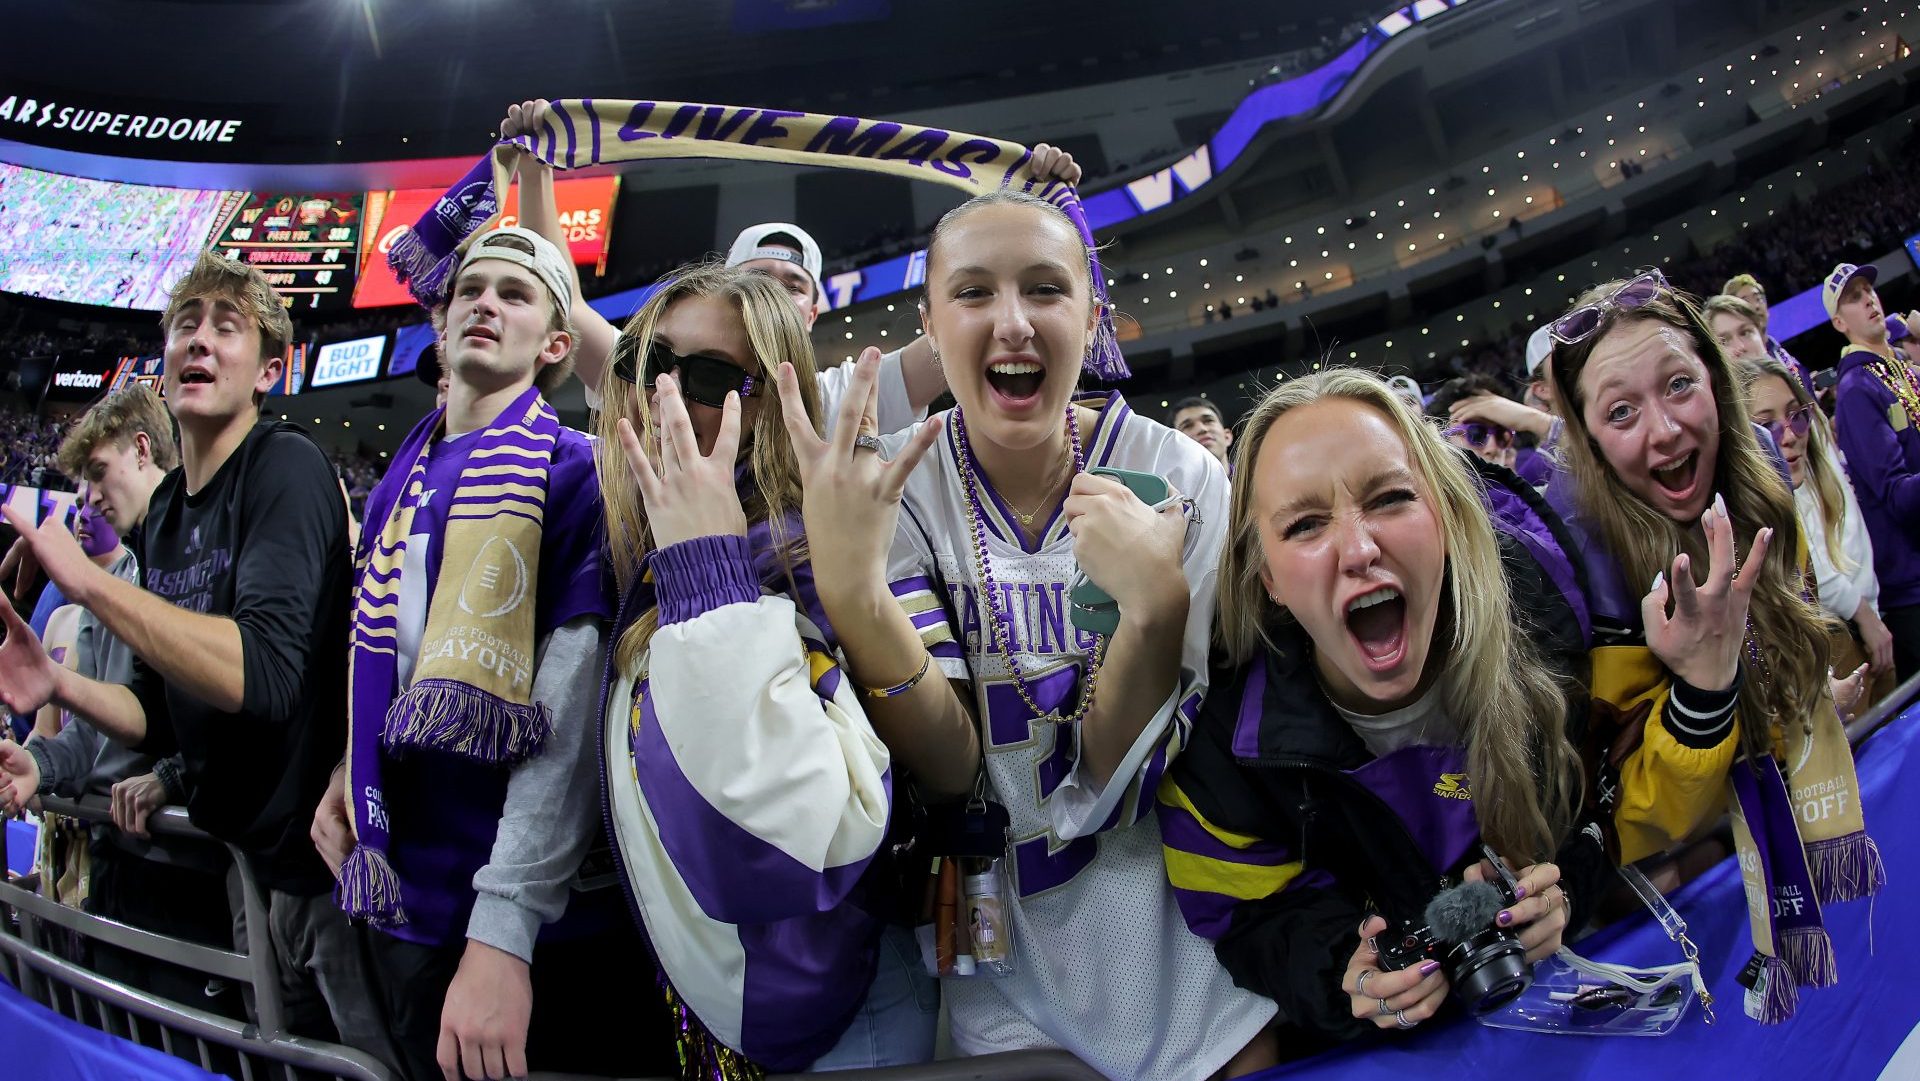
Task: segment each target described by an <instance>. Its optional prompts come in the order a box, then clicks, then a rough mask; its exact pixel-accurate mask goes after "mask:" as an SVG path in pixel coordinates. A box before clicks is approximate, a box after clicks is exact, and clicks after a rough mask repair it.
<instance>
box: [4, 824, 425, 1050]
mask: <svg viewBox="0 0 1920 1081" xmlns="http://www.w3.org/2000/svg"><path fill="white" fill-rule="evenodd" d="M41 805H42V807H44V808H45V809H46V810H47V811H51V812H54V813H57V814H61V815H65V816H67V817H69V818H74V819H78V820H81V821H84V822H88V823H106V824H109V825H111V823H112V817H113V816H112V813H111V811H110V809H109V807H108V804H107V801H106V800H105V799H103V798H98V797H95V798H91V799H87V800H83V801H80V802H74V801H70V800H63V799H57V798H54V797H51V796H46V797H42V798H41ZM147 828H148V830H149V831H150V832H152V833H153V834H154V835H156V836H158V837H174V838H183V839H193V840H198V841H203V842H211V841H212V840H213V839H212V838H210V837H208V836H207V834H205V833H204V832H202V831H201V830H200V829H198V828H197V827H195V826H194V825H193V824H192V823H191V822H189V821H187V813H186V810H185V809H184V808H180V807H167V808H163V809H161V810H159V811H157V812H155V813H154V814H153V815H152V816H151V817H150V818H148V820H147ZM214 843H218V842H214ZM225 847H226V849H227V851H228V852H229V853H230V854H231V855H232V856H233V861H234V867H235V869H236V872H237V874H238V875H239V879H240V886H241V896H242V904H243V907H244V909H245V914H244V915H245V920H246V927H247V949H246V952H244V953H242V952H239V951H236V950H228V949H218V948H216V947H213V946H204V945H201V944H199V943H197V942H188V941H186V940H184V939H178V938H172V937H169V936H167V935H160V934H154V933H153V932H151V931H143V930H141V929H140V928H137V927H131V926H128V925H127V924H124V923H120V922H118V921H116V920H110V919H106V918H104V917H101V916H96V915H93V914H92V913H88V912H82V911H80V910H79V909H75V908H70V907H68V906H66V905H63V904H61V903H60V902H58V901H56V900H54V899H53V898H51V897H42V896H40V895H39V894H38V893H36V892H34V890H33V889H32V888H31V883H30V882H28V883H13V882H6V883H0V920H3V922H4V926H0V976H5V977H6V978H7V979H8V981H9V982H11V983H12V984H13V985H14V986H15V987H17V988H19V990H20V992H21V993H22V994H24V995H26V996H27V997H28V998H30V999H32V1000H34V1001H36V1002H38V1003H40V1004H41V1005H43V1006H46V1007H48V1008H49V1009H51V1010H53V1011H54V1012H56V1013H58V1014H60V1015H62V1016H64V1017H66V1018H68V1019H70V1020H74V1021H78V1022H80V1023H81V1024H84V1025H88V1026H90V1027H92V1028H97V1029H100V1030H101V1031H103V1032H108V1033H111V1034H113V1035H115V1036H120V1037H122V1038H125V1039H128V1040H132V1041H133V1042H135V1043H139V1044H143V1045H145V1046H148V1047H153V1048H157V1049H159V1050H161V1051H164V1052H166V1053H168V1054H170V1055H174V1056H176V1057H178V1058H183V1059H186V1060H188V1061H191V1062H197V1063H199V1064H200V1066H201V1068H202V1069H206V1070H209V1071H213V1070H216V1069H219V1068H220V1067H221V1066H227V1067H228V1068H231V1069H233V1070H236V1071H237V1072H238V1075H239V1076H240V1077H241V1078H242V1079H243V1081H253V1079H254V1078H285V1079H286V1081H296V1079H300V1078H310V1077H315V1076H319V1077H333V1078H340V1079H342V1081H394V1075H393V1073H392V1071H390V1070H388V1069H387V1067H386V1066H385V1065H383V1064H382V1063H381V1062H379V1060H377V1059H375V1058H373V1057H372V1056H371V1055H368V1054H367V1053H366V1052H364V1051H358V1050H355V1049H353V1048H350V1047H345V1046H342V1045H340V1044H333V1043H326V1042H324V1041H320V1040H313V1039H308V1038H306V1037H303V1036H296V1035H294V1034H293V1033H291V1032H289V1031H287V1028H286V1012H285V1009H284V1004H283V1003H282V1002H281V999H280V980H279V962H278V960H277V959H276V958H275V956H274V951H273V945H272V941H271V936H270V934H269V932H268V923H267V901H266V895H265V894H264V893H263V892H262V890H261V888H260V883H259V881H258V879H257V877H256V876H255V875H254V872H253V868H252V866H251V865H250V864H249V862H248V861H247V858H246V856H245V855H244V854H243V853H241V852H240V851H239V850H238V849H236V848H234V847H233V846H232V845H227V846H225ZM5 862H6V838H5V835H4V832H3V831H0V866H4V865H5ZM16 922H17V924H18V927H17V933H16V929H15V924H16ZM50 927H58V928H61V929H64V930H66V931H69V932H72V933H73V934H76V935H79V936H81V937H82V938H83V939H87V940H90V941H92V942H98V943H103V944H105V945H107V946H112V947H116V948H118V949H122V950H126V951H128V952H131V953H135V954H139V955H140V956H143V957H147V958H150V959H152V960H155V961H162V962H166V963H168V964H173V965H178V966H180V967H182V968H186V969H191V970H193V971H196V972H202V973H205V974H207V975H208V976H210V977H214V978H219V979H226V980H232V981H234V982H236V983H239V984H243V985H247V986H249V987H250V988H251V996H252V997H251V1002H252V1004H253V1006H252V1009H251V1011H250V1012H251V1014H252V1016H253V1018H254V1020H253V1021H251V1022H242V1021H236V1020H234V1019H233V1018H230V1017H224V1016H222V1015H220V1014H217V1013H212V1012H210V1011H208V1010H204V1009H200V1008H198V1007H195V1006H190V1005H187V1004H186V1003H183V1002H178V1001H175V1000H173V999H169V998H163V997H161V996H158V995H155V994H152V993H151V992H148V991H145V990H142V989H140V988H137V987H132V986H129V985H128V984H125V983H121V982H119V981H116V980H111V979H108V978H106V977H105V976H102V975H100V974H99V973H97V972H94V971H92V970H90V969H88V968H86V967H84V966H83V965H80V964H77V963H75V962H74V961H72V960H69V959H67V958H66V957H63V956H61V955H60V953H59V952H57V951H56V950H54V949H52V948H51V944H50V942H49V940H48V935H47V930H48V928H50ZM216 1048H224V1049H226V1053H224V1054H217V1053H216ZM217 1062H218V1063H219V1064H220V1065H219V1066H217V1065H216V1063H217ZM229 1064H230V1065H229Z"/></svg>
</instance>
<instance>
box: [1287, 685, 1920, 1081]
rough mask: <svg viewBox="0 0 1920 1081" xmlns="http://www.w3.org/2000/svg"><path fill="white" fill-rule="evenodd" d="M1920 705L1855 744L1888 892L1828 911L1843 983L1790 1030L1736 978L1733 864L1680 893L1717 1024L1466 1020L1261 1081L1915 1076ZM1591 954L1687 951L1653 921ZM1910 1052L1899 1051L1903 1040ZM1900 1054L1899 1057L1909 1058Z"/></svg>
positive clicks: (1805, 996) (1740, 944)
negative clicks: (1651, 1032) (1554, 1030)
mask: <svg viewBox="0 0 1920 1081" xmlns="http://www.w3.org/2000/svg"><path fill="white" fill-rule="evenodd" d="M1916 742H1920V705H1913V706H1909V707H1908V708H1907V710H1906V712H1905V713H1904V714H1902V715H1901V716H1900V718H1899V719H1897V720H1895V721H1893V722H1892V724H1891V725H1890V726H1889V727H1888V728H1886V729H1884V730H1882V731H1881V732H1880V733H1879V734H1877V735H1876V736H1874V737H1873V738H1872V739H1871V740H1869V741H1868V742H1867V744H1866V746H1865V747H1863V748H1861V751H1860V757H1859V771H1860V787H1861V791H1862V792H1863V793H1864V796H1863V799H1864V801H1865V806H1866V814H1867V830H1868V832H1869V833H1871V834H1873V836H1874V838H1875V839H1876V840H1877V841H1878V842H1879V845H1880V852H1881V855H1882V856H1884V857H1885V859H1886V863H1887V886H1886V888H1885V889H1884V890H1882V891H1881V892H1880V894H1879V896H1878V897H1876V898H1873V899H1871V900H1866V901H1853V902H1849V903H1846V904H1837V905H1828V906H1826V907H1825V908H1824V909H1823V913H1824V915H1825V917H1826V924H1827V931H1828V933H1829V934H1830V935H1831V936H1832V938H1833V952H1834V957H1835V959H1836V960H1837V961H1838V963H1839V972H1840V983H1839V985H1838V986H1836V987H1826V988H1806V987H1803V988H1801V989H1800V1008H1799V1011H1798V1012H1797V1013H1795V1015H1794V1016H1793V1018H1792V1019H1791V1020H1789V1021H1787V1022H1786V1023H1785V1024H1781V1025H1775V1026H1771V1027H1763V1026H1761V1025H1758V1024H1755V1023H1754V1022H1753V1021H1752V1020H1750V1019H1748V1017H1747V1016H1746V1014H1744V1013H1743V1012H1741V1002H1742V1000H1743V997H1744V996H1745V994H1746V992H1745V990H1744V989H1743V988H1742V987H1741V986H1740V985H1739V984H1738V983H1736V982H1734V980H1735V977H1736V976H1738V975H1739V974H1740V969H1741V967H1742V966H1743V965H1745V964H1746V962H1747V958H1748V956H1749V955H1751V954H1752V953H1753V943H1752V939H1751V937H1750V935H1749V933H1748V930H1747V903H1746V898H1745V896H1744V894H1743V893H1742V892H1741V887H1740V873H1739V870H1738V868H1736V867H1735V865H1734V861H1733V860H1731V859H1728V860H1726V861H1725V862H1723V863H1721V864H1720V866H1718V867H1716V868H1714V869H1713V870H1712V871H1709V872H1708V873H1707V874H1706V875H1704V876H1702V877H1700V878H1698V879H1696V880H1694V881H1693V882H1691V883H1689V884H1688V885H1687V886H1686V887H1685V888H1683V889H1681V890H1680V891H1679V892H1678V893H1677V894H1675V896H1674V897H1673V898H1672V901H1673V902H1674V907H1675V908H1677V909H1679V910H1680V913H1681V915H1682V916H1683V917H1685V919H1686V921H1687V926H1688V935H1689V937H1690V938H1692V939H1693V941H1694V942H1695V943H1696V944H1697V945H1698V946H1699V947H1700V960H1701V964H1702V965H1703V966H1704V967H1705V968H1706V971H1707V977H1708V981H1709V984H1710V986H1711V989H1712V991H1713V995H1714V1013H1715V1015H1716V1016H1717V1017H1718V1018H1719V1021H1718V1023H1717V1024H1713V1025H1708V1024H1707V1023H1706V1022H1705V1020H1704V1019H1703V1017H1702V1015H1701V1013H1700V1010H1699V1008H1698V1007H1697V1006H1696V1007H1695V1008H1694V1009H1693V1010H1692V1011H1690V1012H1689V1013H1688V1015H1687V1018H1686V1020H1685V1021H1684V1022H1682V1024H1681V1026H1680V1028H1679V1029H1677V1030H1675V1031H1674V1032H1673V1033H1671V1034H1669V1035H1667V1036H1660V1037H1631V1036H1551V1035H1540V1034H1535V1033H1529V1032H1515V1031H1511V1030H1506V1029H1492V1028H1486V1027H1484V1026H1481V1025H1478V1024H1475V1023H1473V1022H1472V1021H1470V1020H1467V1019H1465V1018H1464V1017H1461V1016H1459V1015H1458V1014H1453V1015H1450V1019H1449V1020H1446V1021H1443V1022H1439V1023H1432V1024H1428V1025H1423V1026H1421V1027H1420V1028H1418V1029H1415V1030H1414V1031H1413V1032H1411V1033H1409V1034H1407V1035H1406V1036H1404V1037H1401V1036H1399V1034H1398V1033H1395V1034H1392V1035H1389V1036H1387V1037H1386V1038H1383V1039H1381V1040H1379V1041H1376V1042H1375V1043H1373V1044H1372V1045H1371V1046H1368V1047H1365V1048H1358V1049H1354V1050H1343V1051H1336V1052H1333V1053H1330V1054H1327V1055H1323V1056H1321V1057H1319V1058H1315V1059H1310V1060H1308V1061H1306V1062H1300V1063H1294V1064H1291V1065H1287V1066H1281V1067H1278V1068H1276V1069H1272V1070H1267V1071H1264V1072H1262V1073H1260V1074H1258V1075H1256V1076H1257V1077H1258V1079H1259V1081H1279V1079H1282V1078H1285V1079H1288V1081H1320V1079H1327V1081H1333V1079H1336V1078H1337V1079H1339V1081H1370V1079H1377V1081H1404V1079H1405V1078H1422V1077H1424V1078H1464V1077H1484V1078H1512V1077H1522V1076H1529V1077H1531V1076H1542V1077H1552V1078H1554V1079H1555V1081H1584V1079H1592V1081H1602V1079H1607V1081H1611V1079H1614V1078H1670V1077H1680V1076H1692V1077H1697V1078H1701V1079H1703V1081H1704V1079H1715V1081H1718V1079H1723V1078H1724V1079H1733V1078H1743V1079H1744V1078H1781V1079H1788V1078H1794V1079H1810V1078H1821V1079H1831V1081H1875V1079H1881V1081H1895V1079H1899V1081H1912V1079H1913V1078H1920V996H1916V995H1915V994H1914V993H1913V987H1912V982H1911V978H1910V977H1911V974H1912V973H1913V972H1915V971H1920V936H1916V935H1915V934H1914V933H1913V929H1914V924H1915V920H1916V919H1917V918H1920V893H1916V892H1915V884H1916V883H1920V837H1916V836H1909V835H1913V834H1920V785H1915V784H1912V783H1908V784H1905V785H1902V784H1900V783H1899V782H1900V778H1901V775H1902V773H1906V772H1909V771H1910V769H1911V768H1912V767H1913V766H1920V755H1916V754H1915V753H1914V745H1915V744H1916ZM1576 949H1577V951H1578V952H1579V953H1580V954H1581V955H1582V956H1586V957H1591V958H1594V959H1596V960H1600V961H1611V962H1614V963H1617V964H1626V965H1667V964H1674V963H1677V962H1678V961H1680V960H1681V958H1680V955H1679V950H1678V948H1677V947H1675V946H1674V945H1673V943H1672V942H1670V941H1668V939H1667V937H1666V935H1664V934H1663V933H1661V931H1660V928H1659V927H1658V926H1657V925H1656V924H1655V923H1654V922H1653V920H1652V919H1651V917H1649V918H1645V919H1635V920H1633V921H1631V922H1630V923H1628V924H1625V925H1615V926H1613V927H1609V928H1607V929H1606V930H1605V931H1602V932H1600V933H1599V934H1596V935H1594V936H1593V937H1591V938H1588V939H1586V940H1584V941H1582V942H1580V943H1579V944H1578V946H1577V947H1576ZM1910 1037H1911V1040H1910V1043H1911V1046H1908V1047H1905V1048H1904V1049H1903V1047H1902V1045H1903V1043H1907V1042H1909V1039H1910ZM1903 1051H1904V1054H1903Z"/></svg>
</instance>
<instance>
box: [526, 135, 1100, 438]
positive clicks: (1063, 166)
mask: <svg viewBox="0 0 1920 1081" xmlns="http://www.w3.org/2000/svg"><path fill="white" fill-rule="evenodd" d="M546 110H547V102H546V101H545V100H544V99H538V100H533V101H523V102H521V103H519V104H518V105H512V106H509V107H508V108H507V116H506V118H505V119H504V120H502V121H501V122H500V137H501V138H503V139H509V138H512V137H513V136H515V135H518V134H520V133H522V132H525V131H531V130H535V129H537V128H538V127H539V126H540V122H541V119H542V118H543V117H544V116H545V115H546ZM1032 168H1033V172H1034V175H1036V176H1039V177H1051V178H1055V179H1059V180H1063V181H1065V182H1066V183H1068V184H1071V185H1078V184H1079V183H1080V176H1081V170H1080V166H1079V165H1078V164H1076V163H1075V162H1074V160H1073V155H1071V154H1069V153H1067V152H1066V151H1064V150H1061V149H1059V148H1058V147H1053V146H1048V145H1047V144H1045V143H1039V144H1037V145H1035V146H1034V148H1033V161H1032ZM518 177H519V183H520V221H521V223H522V224H523V225H525V226H526V227H527V228H530V229H534V230H537V231H538V232H539V233H540V234H541V235H542V236H545V237H547V238H548V239H549V240H551V241H553V242H554V244H555V245H557V246H559V247H560V248H561V249H562V250H563V251H564V250H565V248H566V231H565V230H564V229H562V228H561V226H560V218H559V214H558V212H557V211H556V210H555V207H554V200H553V166H551V165H548V164H547V163H545V162H543V161H541V160H540V159H539V158H537V157H535V156H533V155H532V154H525V153H523V154H521V155H520V165H519V170H518ZM727 265H728V266H740V267H746V268H747V269H749V270H759V271H764V272H765V273H767V274H770V275H772V276H773V277H774V278H776V279H777V280H778V281H779V282H780V284H781V285H782V286H784V287H785V288H786V290H787V293H788V294H789V295H790V296H792V297H793V303H794V306H795V307H797V308H799V309H800V316H801V318H802V319H804V320H805V321H806V324H807V329H808V330H809V331H811V330H812V329H813V324H814V322H815V321H816V320H817V319H819V317H820V315H821V313H822V312H825V311H826V310H827V297H826V282H825V279H824V278H823V277H822V276H821V265H822V264H821V257H820V245H819V244H817V243H816V242H815V241H814V239H813V236H812V235H811V234H810V233H808V232H807V231H806V230H804V229H802V228H800V227H799V226H798V225H792V224H789V223H787V222H762V223H761V224H759V225H753V226H749V227H748V228H746V229H742V230H741V231H740V234H739V235H738V236H736V237H734V240H733V244H732V245H731V246H729V247H728V249H727ZM569 269H571V263H569ZM574 285H575V296H574V302H573V311H572V316H573V322H574V326H575V328H576V329H577V330H578V332H579V335H580V340H579V343H578V346H577V348H576V349H575V353H574V370H575V372H576V373H578V374H579V376H580V381H581V383H582V384H584V385H585V387H586V392H587V405H588V406H590V407H592V408H594V409H598V408H600V392H599V383H600V375H601V372H602V371H603V370H604V368H605V366H606V363H607V358H608V357H610V356H612V355H613V345H614V342H615V340H616V339H618V338H619V336H620V332H619V328H617V327H615V326H614V325H613V324H612V323H610V322H608V321H607V320H606V318H605V317H604V316H602V315H601V314H600V313H599V312H596V311H594V310H593V308H592V307H590V306H589V305H588V304H587V302H586V300H585V299H584V298H582V297H580V296H579V295H578V289H579V276H578V274H577V273H576V274H575V276H574ZM825 359H826V358H824V357H823V358H821V360H822V363H821V364H820V365H819V369H820V377H819V378H820V412H821V422H822V423H823V424H826V425H828V426H829V427H830V426H831V425H832V424H833V421H834V418H835V417H836V416H838V414H839V408H838V406H839V402H840V396H841V395H843V394H845V393H846V391H847V387H848V386H849V385H851V383H852V381H853V365H851V364H840V365H832V366H829V365H828V364H827V363H825ZM946 389H947V377H946V375H945V373H943V372H942V371H941V370H940V363H939V361H938V360H937V359H935V357H934V355H933V346H932V345H931V344H930V343H928V341H927V340H926V338H924V337H918V338H915V339H914V340H913V341H912V342H911V343H909V344H907V345H905V346H902V347H901V348H899V349H896V350H894V351H893V352H891V353H887V354H886V355H885V356H883V357H881V358H880V384H879V410H878V423H879V428H880V434H882V435H885V434H887V433H889V432H896V431H899V430H900V429H902V428H905V427H907V426H909V425H911V424H913V423H914V422H915V421H917V420H920V419H921V418H923V417H925V416H926V413H927V406H928V405H930V404H932V402H933V400H934V399H935V398H938V397H939V396H940V395H941V393H942V392H944V391H945V390H946ZM693 408H701V407H699V406H694V407H693Z"/></svg>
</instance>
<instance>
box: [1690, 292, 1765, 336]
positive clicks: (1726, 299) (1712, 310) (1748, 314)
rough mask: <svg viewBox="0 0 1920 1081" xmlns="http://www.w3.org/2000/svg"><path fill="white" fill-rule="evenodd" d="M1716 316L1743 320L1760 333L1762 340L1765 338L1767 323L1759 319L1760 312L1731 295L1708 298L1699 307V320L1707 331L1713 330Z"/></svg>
mask: <svg viewBox="0 0 1920 1081" xmlns="http://www.w3.org/2000/svg"><path fill="white" fill-rule="evenodd" d="M1716 314H1724V315H1731V316H1734V317H1736V318H1739V319H1745V320H1746V321H1747V322H1748V323H1749V324H1751V325H1752V326H1753V329H1755V330H1757V331H1759V332H1760V336H1761V337H1762V338H1765V337H1766V336H1767V321H1766V320H1765V319H1762V318H1760V310H1759V309H1758V308H1755V307H1754V306H1753V305H1751V304H1749V303H1747V302H1746V301H1744V300H1741V299H1740V298H1739V297H1737V296H1734V295H1733V294H1732V293H1721V294H1719V295H1718V296H1711V297H1708V298H1707V300H1706V303H1704V304H1702V305H1700V315H1701V319H1702V320H1703V321H1704V322H1705V323H1706V324H1707V329H1708V330H1712V329H1713V317H1714V315H1716Z"/></svg>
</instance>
